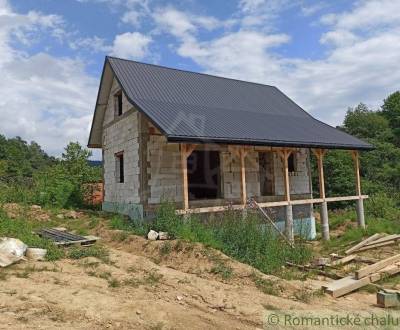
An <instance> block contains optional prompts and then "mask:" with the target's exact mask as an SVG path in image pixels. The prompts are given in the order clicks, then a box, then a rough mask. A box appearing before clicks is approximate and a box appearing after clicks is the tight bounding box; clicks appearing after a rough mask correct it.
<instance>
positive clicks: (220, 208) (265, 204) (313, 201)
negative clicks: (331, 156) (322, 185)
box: [176, 195, 368, 214]
mask: <svg viewBox="0 0 400 330" xmlns="http://www.w3.org/2000/svg"><path fill="white" fill-rule="evenodd" d="M363 198H368V196H367V195H365V196H364V197H363ZM354 199H358V196H347V197H330V198H329V197H328V198H326V199H325V200H326V201H327V202H328V201H337V200H341V201H342V200H354ZM322 202H323V199H322V198H311V199H298V200H291V201H290V202H289V201H278V202H262V203H258V205H259V206H260V207H263V208H264V207H280V206H286V205H289V204H292V205H305V204H317V203H322ZM228 209H235V210H241V209H243V204H242V205H232V206H229V207H228V206H224V205H221V206H210V207H201V208H192V209H189V208H188V209H186V210H185V209H180V210H176V214H187V213H208V212H222V211H226V210H228Z"/></svg>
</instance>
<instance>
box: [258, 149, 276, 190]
mask: <svg viewBox="0 0 400 330" xmlns="http://www.w3.org/2000/svg"><path fill="white" fill-rule="evenodd" d="M258 159H259V168H260V193H261V196H273V195H274V157H273V153H272V152H260V153H259V154H258Z"/></svg>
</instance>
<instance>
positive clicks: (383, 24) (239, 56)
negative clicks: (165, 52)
mask: <svg viewBox="0 0 400 330" xmlns="http://www.w3.org/2000/svg"><path fill="white" fill-rule="evenodd" d="M275 3H277V2H275ZM378 3H380V6H378ZM269 4H270V5H271V4H272V2H270V3H269ZM265 5H266V1H246V2H244V1H243V2H242V7H241V9H242V11H243V13H244V15H247V17H250V19H251V17H255V18H256V19H257V17H259V13H260V8H263V6H265ZM378 7H380V8H378ZM373 10H375V11H373ZM374 12H376V13H377V16H378V17H379V18H378V19H376V18H371V15H373V14H374ZM399 15H400V3H399V2H396V4H393V2H392V1H385V0H382V1H375V0H369V1H360V2H358V3H357V6H354V7H353V8H352V9H351V10H350V11H348V12H343V13H339V14H337V13H336V14H332V15H328V16H324V18H323V20H322V21H323V22H324V24H328V26H329V28H330V30H329V31H327V32H326V33H325V34H323V35H321V39H320V42H321V43H322V44H326V45H329V46H330V47H329V52H328V53H327V54H326V56H325V57H324V58H322V59H318V60H306V59H302V58H285V57H283V56H278V55H277V54H276V53H274V52H273V47H276V46H279V45H281V44H283V43H285V42H288V41H289V37H288V36H287V35H284V34H279V33H267V31H266V30H264V31H263V30H259V29H256V28H252V27H250V26H248V25H246V24H245V23H243V21H242V26H241V27H240V28H239V30H238V31H232V32H228V33H225V34H223V35H222V36H219V37H216V38H214V39H211V40H199V39H198V37H197V36H196V34H195V33H194V32H193V31H196V28H193V27H192V25H193V22H192V21H190V20H189V23H191V24H192V25H190V24H189V23H186V25H185V28H182V29H179V30H178V31H179V33H177V31H175V30H173V29H170V31H171V32H170V33H172V34H174V35H175V36H176V37H177V38H178V40H179V42H180V44H179V45H178V47H177V48H176V51H177V53H178V54H179V55H180V56H184V57H188V58H191V59H192V60H194V61H195V62H196V63H198V64H199V65H200V66H202V67H203V68H204V69H205V71H206V72H209V73H214V74H218V75H222V76H228V77H233V78H238V79H246V80H250V81H256V82H261V83H265V84H272V85H276V86H277V87H278V88H280V89H281V90H283V91H284V92H285V93H287V95H289V96H290V97H291V98H293V99H294V100H295V101H296V102H297V103H299V104H300V105H302V106H303V107H304V108H305V109H306V110H308V111H310V112H312V113H313V114H314V115H316V117H318V118H320V119H322V120H324V121H327V122H329V123H331V124H333V125H337V124H340V123H341V122H342V120H343V117H344V115H345V112H346V110H347V107H348V106H354V105H356V104H357V103H358V102H361V101H362V102H364V103H367V104H370V105H372V106H378V105H379V104H380V102H381V100H382V99H383V98H384V97H386V96H387V95H388V94H389V93H390V92H393V91H394V90H395V89H396V88H398V82H399V81H400V71H399V70H396V68H397V66H398V63H400V19H399ZM186 17H190V15H187V16H186ZM396 17H397V18H398V19H397V20H396ZM181 22H182V21H181ZM372 26H373V27H374V29H371V27H372Z"/></svg>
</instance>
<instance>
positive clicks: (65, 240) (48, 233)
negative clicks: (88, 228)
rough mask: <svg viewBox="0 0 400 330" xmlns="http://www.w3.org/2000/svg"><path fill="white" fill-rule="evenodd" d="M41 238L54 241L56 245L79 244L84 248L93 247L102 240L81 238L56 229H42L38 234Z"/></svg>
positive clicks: (87, 237)
mask: <svg viewBox="0 0 400 330" xmlns="http://www.w3.org/2000/svg"><path fill="white" fill-rule="evenodd" d="M38 234H39V236H41V237H44V238H47V239H50V240H52V241H54V243H55V244H56V245H72V244H79V245H84V246H89V245H93V244H94V243H96V241H98V240H99V239H100V238H99V237H97V236H79V235H75V234H72V233H69V232H67V231H60V230H57V229H55V228H50V229H42V230H40V231H39V232H38Z"/></svg>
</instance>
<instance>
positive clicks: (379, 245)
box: [356, 240, 399, 253]
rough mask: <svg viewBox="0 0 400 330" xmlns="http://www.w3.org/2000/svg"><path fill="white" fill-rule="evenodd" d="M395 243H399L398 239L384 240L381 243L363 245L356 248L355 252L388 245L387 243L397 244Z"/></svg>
mask: <svg viewBox="0 0 400 330" xmlns="http://www.w3.org/2000/svg"><path fill="white" fill-rule="evenodd" d="M397 243H399V240H393V241H389V242H384V243H381V244H374V245H368V246H364V247H362V248H360V249H358V250H357V251H356V252H357V253H358V252H363V251H367V250H372V249H377V248H379V247H383V246H389V245H393V244H397Z"/></svg>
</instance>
